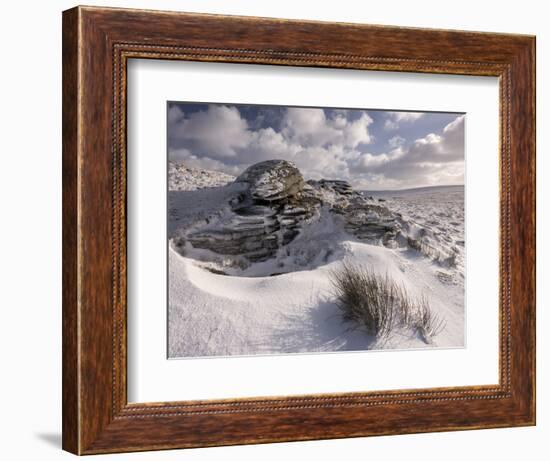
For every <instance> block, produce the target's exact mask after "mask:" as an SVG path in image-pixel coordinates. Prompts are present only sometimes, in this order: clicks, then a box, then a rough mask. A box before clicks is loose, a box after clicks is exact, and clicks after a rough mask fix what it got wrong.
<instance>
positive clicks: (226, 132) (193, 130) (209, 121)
mask: <svg viewBox="0 0 550 461" xmlns="http://www.w3.org/2000/svg"><path fill="white" fill-rule="evenodd" d="M168 116H169V120H170V117H172V119H173V118H174V117H175V115H174V114H171V113H170V112H169V114H168ZM249 142H250V132H249V131H248V124H247V122H246V120H245V119H243V118H241V114H240V113H239V111H238V110H237V108H235V107H228V106H221V105H220V106H219V105H210V106H208V109H207V110H206V111H200V112H195V113H193V114H191V115H190V116H189V117H186V118H183V119H181V120H180V121H179V122H178V123H174V124H173V125H172V126H171V129H170V143H171V144H172V145H173V146H176V147H177V146H185V147H195V148H196V149H197V152H200V153H202V154H205V155H208V156H210V157H213V158H225V157H235V156H236V155H237V150H238V149H240V148H244V147H246V146H247V145H248V144H249ZM193 150H195V149H193Z"/></svg>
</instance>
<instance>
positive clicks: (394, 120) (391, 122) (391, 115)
mask: <svg viewBox="0 0 550 461" xmlns="http://www.w3.org/2000/svg"><path fill="white" fill-rule="evenodd" d="M386 115H387V118H386V120H385V122H384V129H385V130H387V131H395V130H397V129H398V128H399V126H400V125H401V124H402V123H412V122H415V121H416V120H418V119H419V118H421V117H423V116H424V112H387V114H386Z"/></svg>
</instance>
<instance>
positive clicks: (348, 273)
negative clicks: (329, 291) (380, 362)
mask: <svg viewBox="0 0 550 461" xmlns="http://www.w3.org/2000/svg"><path fill="white" fill-rule="evenodd" d="M331 282H332V285H333V288H334V291H335V293H336V299H337V305H338V308H339V309H340V311H341V312H342V316H343V318H344V321H347V322H353V323H356V324H357V325H358V326H359V327H361V328H363V329H365V330H366V331H367V333H368V334H370V335H372V336H375V337H377V338H382V337H386V336H388V334H389V333H390V332H391V330H392V329H393V328H394V326H395V320H396V318H395V314H396V309H395V306H396V305H397V303H398V290H397V286H396V285H395V283H393V282H392V281H391V280H390V279H389V277H388V276H386V277H380V276H378V275H376V274H375V273H374V272H373V271H371V270H369V269H366V268H364V267H362V266H353V265H350V264H344V265H343V266H342V268H341V269H339V270H335V271H333V272H332V273H331Z"/></svg>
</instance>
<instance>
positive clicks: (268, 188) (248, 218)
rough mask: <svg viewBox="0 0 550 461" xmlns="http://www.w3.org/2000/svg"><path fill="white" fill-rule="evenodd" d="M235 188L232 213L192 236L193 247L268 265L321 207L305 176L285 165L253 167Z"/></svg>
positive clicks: (279, 162) (273, 162)
mask: <svg viewBox="0 0 550 461" xmlns="http://www.w3.org/2000/svg"><path fill="white" fill-rule="evenodd" d="M235 184H236V185H237V186H238V187H237V188H236V189H238V190H240V192H239V193H238V194H236V195H235V197H234V198H232V199H231V201H230V203H229V207H230V209H229V210H226V212H225V213H224V214H223V215H222V216H219V217H218V219H215V222H213V223H208V224H207V225H205V226H202V227H199V228H198V229H193V230H192V231H191V232H189V233H188V235H187V239H188V241H189V242H190V243H191V245H193V247H195V248H205V249H209V250H211V251H214V252H216V253H219V254H225V255H240V256H243V257H244V258H246V259H247V260H249V261H251V262H258V261H265V260H267V259H269V258H271V257H273V256H274V255H275V253H276V252H277V250H278V249H279V248H281V247H282V246H284V245H286V244H288V243H289V242H291V241H292V240H293V239H294V238H295V237H296V236H297V235H298V234H299V232H300V226H301V225H302V223H303V222H304V221H307V220H309V219H311V218H312V217H313V216H314V215H315V214H316V213H318V209H319V206H320V204H321V200H320V197H318V196H317V195H315V194H314V193H313V190H312V189H311V188H310V187H308V186H307V185H306V183H305V181H304V178H303V176H302V174H301V173H300V170H298V168H296V167H295V166H294V165H293V164H292V163H290V162H287V161H285V160H269V161H266V162H261V163H257V164H255V165H252V166H251V167H249V168H248V169H247V170H245V171H244V173H242V174H241V175H240V176H239V177H238V178H237V179H236V180H235Z"/></svg>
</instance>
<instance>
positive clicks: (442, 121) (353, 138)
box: [168, 102, 465, 190]
mask: <svg viewBox="0 0 550 461" xmlns="http://www.w3.org/2000/svg"><path fill="white" fill-rule="evenodd" d="M464 118H465V116H464V115H463V114H457V113H435V112H404V111H403V112H391V111H385V110H370V109H369V110H357V109H326V108H325V109H319V108H302V107H285V106H259V105H235V104H197V103H182V102H169V103H168V155H169V158H170V159H171V160H175V161H182V162H185V163H186V164H187V165H189V166H192V167H196V168H203V169H209V170H218V171H223V172H225V173H229V174H232V175H238V174H240V173H241V172H242V171H243V170H244V169H245V168H246V167H247V166H249V165H251V164H253V163H256V162H260V161H262V160H268V159H286V160H291V161H293V162H294V163H295V164H296V165H297V166H298V168H300V170H301V171H302V173H303V174H304V176H305V177H306V179H319V178H327V179H345V180H348V181H350V182H351V183H352V185H353V186H354V187H356V188H360V189H367V190H368V189H370V190H377V189H405V188H410V187H422V186H437V185H451V184H463V182H464Z"/></svg>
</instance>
